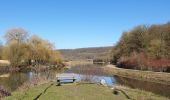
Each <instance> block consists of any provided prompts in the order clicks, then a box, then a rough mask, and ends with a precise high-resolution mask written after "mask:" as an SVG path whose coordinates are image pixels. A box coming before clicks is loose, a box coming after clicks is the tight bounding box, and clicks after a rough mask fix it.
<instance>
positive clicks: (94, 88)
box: [5, 83, 126, 100]
mask: <svg viewBox="0 0 170 100" xmlns="http://www.w3.org/2000/svg"><path fill="white" fill-rule="evenodd" d="M50 84H51V83H48V84H44V85H40V86H37V87H35V88H32V89H29V90H28V91H27V92H22V93H21V92H14V93H13V94H12V96H11V97H7V98H5V100H33V99H34V98H36V96H38V95H39V94H40V93H43V94H42V95H41V96H40V98H39V99H38V100H54V99H57V100H114V99H115V100H126V97H125V96H124V95H123V94H119V95H114V94H113V93H112V91H111V89H109V88H107V87H103V86H99V85H97V84H83V85H81V84H80V85H76V84H73V85H64V86H56V85H52V86H51V87H50V88H48V89H47V91H46V92H44V90H45V89H46V88H47V87H48V86H50Z"/></svg>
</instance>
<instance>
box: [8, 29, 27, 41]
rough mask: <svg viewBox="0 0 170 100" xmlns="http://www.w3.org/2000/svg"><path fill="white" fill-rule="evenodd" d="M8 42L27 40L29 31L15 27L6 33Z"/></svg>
mask: <svg viewBox="0 0 170 100" xmlns="http://www.w3.org/2000/svg"><path fill="white" fill-rule="evenodd" d="M5 39H6V41H7V43H10V42H12V41H17V42H18V43H23V42H26V40H27V39H28V32H27V31H26V30H24V29H22V28H13V29H10V30H8V31H7V32H6V33H5Z"/></svg>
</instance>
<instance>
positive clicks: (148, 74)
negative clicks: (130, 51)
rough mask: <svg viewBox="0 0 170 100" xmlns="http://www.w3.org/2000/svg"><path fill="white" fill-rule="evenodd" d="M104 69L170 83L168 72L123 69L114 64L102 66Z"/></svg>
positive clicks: (147, 79) (132, 76) (114, 73)
mask: <svg viewBox="0 0 170 100" xmlns="http://www.w3.org/2000/svg"><path fill="white" fill-rule="evenodd" d="M104 71H105V72H106V73H108V74H110V75H118V76H122V77H127V78H133V79H137V80H143V81H150V82H156V83H161V84H166V85H170V73H164V72H153V71H140V70H134V69H123V68H118V67H116V66H115V65H107V66H106V67H104Z"/></svg>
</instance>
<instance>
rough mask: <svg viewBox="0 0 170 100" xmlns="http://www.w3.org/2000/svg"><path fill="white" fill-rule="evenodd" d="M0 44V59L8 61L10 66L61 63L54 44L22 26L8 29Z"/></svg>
mask: <svg viewBox="0 0 170 100" xmlns="http://www.w3.org/2000/svg"><path fill="white" fill-rule="evenodd" d="M4 39H5V40H6V41H5V42H6V43H5V45H2V44H1V46H0V59H3V60H8V61H10V66H12V67H14V68H19V67H22V66H28V65H47V64H59V63H61V59H60V54H59V52H58V51H55V50H54V49H55V48H54V46H53V45H52V44H51V43H50V42H48V41H46V40H43V39H41V38H40V37H38V36H36V35H32V36H30V34H29V33H28V32H27V31H26V30H24V29H22V28H13V29H10V30H8V31H7V32H6V33H5V35H4Z"/></svg>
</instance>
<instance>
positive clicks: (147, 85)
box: [0, 65, 170, 97]
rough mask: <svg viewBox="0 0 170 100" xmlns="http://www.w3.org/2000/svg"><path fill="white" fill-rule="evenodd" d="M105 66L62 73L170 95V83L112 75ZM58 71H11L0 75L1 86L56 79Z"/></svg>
mask: <svg viewBox="0 0 170 100" xmlns="http://www.w3.org/2000/svg"><path fill="white" fill-rule="evenodd" d="M102 67H103V66H99V65H82V66H80V65H79V66H75V67H72V68H71V69H68V70H65V71H62V73H74V74H76V79H77V81H82V80H83V81H84V80H86V81H90V82H95V83H100V81H101V79H104V80H105V81H106V84H107V85H108V86H112V85H115V84H119V85H124V86H128V87H131V88H138V89H142V90H146V91H150V92H153V93H156V94H160V95H163V96H167V97H170V85H164V84H159V83H154V82H147V81H141V80H136V79H131V78H125V77H120V76H110V75H108V74H107V73H104V72H103V71H102ZM57 73H58V71H54V70H50V71H47V72H41V73H35V72H25V73H23V72H17V73H11V74H10V76H9V77H4V78H2V77H0V86H3V87H4V88H6V89H7V90H8V91H15V90H16V89H17V88H18V87H19V86H21V85H22V84H23V83H24V82H27V81H30V82H31V81H32V79H33V78H34V77H36V76H37V75H38V76H44V77H48V78H49V79H50V80H54V79H55V76H56V74H57Z"/></svg>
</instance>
